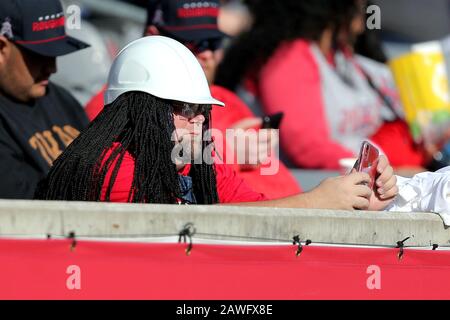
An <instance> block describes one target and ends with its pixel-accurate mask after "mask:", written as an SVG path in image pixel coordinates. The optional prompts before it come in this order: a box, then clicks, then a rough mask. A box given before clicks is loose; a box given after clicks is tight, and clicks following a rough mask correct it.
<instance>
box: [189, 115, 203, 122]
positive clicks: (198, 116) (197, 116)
mask: <svg viewBox="0 0 450 320" xmlns="http://www.w3.org/2000/svg"><path fill="white" fill-rule="evenodd" d="M205 120H206V119H205V116H204V115H203V114H199V115H196V116H195V117H193V118H191V119H190V120H189V122H190V123H194V124H195V123H200V124H203V122H205Z"/></svg>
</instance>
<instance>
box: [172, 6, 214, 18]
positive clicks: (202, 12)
mask: <svg viewBox="0 0 450 320" xmlns="http://www.w3.org/2000/svg"><path fill="white" fill-rule="evenodd" d="M177 13H178V16H179V17H180V18H196V17H217V16H218V15H219V9H218V8H181V9H178V12H177Z"/></svg>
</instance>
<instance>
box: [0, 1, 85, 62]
mask: <svg viewBox="0 0 450 320" xmlns="http://www.w3.org/2000/svg"><path fill="white" fill-rule="evenodd" d="M0 35H3V36H5V37H6V38H8V39H9V40H10V41H12V42H13V43H15V44H17V45H18V46H20V47H24V48H26V49H29V50H31V51H33V52H35V53H38V54H40V55H43V56H48V57H57V56H62V55H65V54H68V53H72V52H75V51H78V50H81V49H84V48H87V47H89V45H88V44H87V43H84V42H82V41H80V40H77V39H75V38H73V37H71V36H69V35H67V34H66V30H65V16H64V10H63V8H62V5H61V3H60V1H59V0H39V1H36V0H0Z"/></svg>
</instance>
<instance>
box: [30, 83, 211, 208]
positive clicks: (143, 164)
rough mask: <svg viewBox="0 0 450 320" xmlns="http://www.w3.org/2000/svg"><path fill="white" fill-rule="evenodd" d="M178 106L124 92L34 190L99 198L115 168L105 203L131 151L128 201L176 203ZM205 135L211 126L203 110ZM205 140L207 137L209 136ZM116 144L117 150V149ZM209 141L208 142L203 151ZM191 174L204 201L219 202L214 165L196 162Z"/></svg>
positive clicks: (49, 196) (57, 196) (43, 195)
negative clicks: (173, 155)
mask: <svg viewBox="0 0 450 320" xmlns="http://www.w3.org/2000/svg"><path fill="white" fill-rule="evenodd" d="M172 112H173V108H172V106H171V104H170V103H169V102H168V101H165V100H162V99H159V98H156V97H154V96H152V95H150V94H147V93H143V92H138V91H133V92H127V93H124V94H122V95H121V96H120V97H119V98H117V99H116V100H115V101H114V102H113V103H111V104H110V105H106V106H105V107H104V109H103V111H102V112H101V113H100V114H99V115H98V116H97V117H96V118H95V119H94V120H93V121H92V122H91V124H90V125H89V127H88V128H87V129H86V130H84V131H83V132H82V133H81V134H80V136H79V137H78V138H77V139H75V140H74V141H73V142H72V143H71V144H70V146H69V147H68V148H67V149H66V150H65V151H64V152H63V153H62V154H61V156H60V157H59V158H58V159H56V161H55V162H54V165H53V167H52V168H51V170H50V172H49V173H48V175H47V177H46V178H45V179H44V180H42V181H41V182H40V183H39V185H38V187H37V189H36V192H35V199H41V200H78V201H100V200H101V190H102V186H103V184H104V183H105V177H106V175H107V172H108V171H112V174H111V178H110V179H109V182H108V188H107V191H106V195H105V199H103V200H105V201H110V194H111V190H112V187H113V184H114V182H115V179H116V177H117V173H118V171H119V168H120V165H121V163H122V161H123V158H124V156H125V152H126V151H128V152H129V153H130V154H131V155H132V156H133V157H134V159H135V168H134V177H133V182H132V187H131V190H130V193H129V195H128V202H135V203H165V204H171V203H177V200H178V199H181V198H182V196H183V194H182V191H181V187H180V183H179V178H178V173H177V169H176V165H175V164H174V163H173V161H172V159H171V152H172V149H173V147H174V145H175V142H174V141H172V140H171V137H172V132H174V130H175V126H174V122H173V121H174V120H173V113H172ZM204 116H205V119H206V120H205V122H204V124H203V133H204V134H205V133H206V132H207V130H208V129H209V126H210V113H208V114H204ZM204 140H206V139H204ZM114 143H117V144H116V146H117V147H115V148H112V147H113V145H114ZM208 143H210V141H203V149H202V150H204V149H205V148H206V146H207V145H208ZM190 176H191V178H192V182H193V192H194V195H195V198H196V199H197V202H198V203H199V204H213V203H217V202H218V195H217V188H216V176H215V171H214V167H213V165H211V164H206V163H205V162H202V163H201V164H192V167H191V171H190Z"/></svg>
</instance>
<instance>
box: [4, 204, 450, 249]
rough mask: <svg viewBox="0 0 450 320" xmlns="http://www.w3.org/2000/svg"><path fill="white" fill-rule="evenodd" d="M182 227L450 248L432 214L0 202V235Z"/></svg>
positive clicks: (111, 233)
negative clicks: (406, 239)
mask: <svg viewBox="0 0 450 320" xmlns="http://www.w3.org/2000/svg"><path fill="white" fill-rule="evenodd" d="M188 222H192V223H194V225H195V227H196V230H197V233H198V234H197V235H196V237H198V238H214V239H222V240H232V239H231V238H229V237H226V236H233V237H237V238H233V239H236V240H246V239H243V238H239V237H254V238H266V239H280V240H289V239H292V237H293V236H294V235H296V234H299V235H300V237H301V239H302V240H305V239H311V240H312V241H313V242H326V243H339V244H361V245H395V244H396V242H397V241H399V240H402V239H404V238H406V237H411V239H410V240H408V242H407V243H406V245H414V246H428V245H431V244H434V243H437V244H439V245H441V246H444V245H448V244H449V243H450V230H446V229H445V228H444V225H443V222H442V220H441V218H440V217H439V216H438V215H436V214H432V213H386V212H364V211H353V212H351V211H348V212H347V211H332V210H310V209H278V208H249V207H228V206H178V205H148V204H147V205H141V204H117V203H95V202H66V201H64V202H59V201H54V202H49V201H11V200H0V237H11V236H25V237H26V236H30V237H36V236H45V235H46V234H52V235H67V234H68V233H69V232H70V231H75V232H76V235H77V236H80V237H82V236H89V237H112V238H115V237H122V236H129V237H138V236H146V235H176V234H178V232H179V231H180V230H181V229H182V227H183V226H184V225H185V224H186V223H188ZM207 234H216V235H223V236H219V237H217V236H216V237H209V236H208V235H207ZM248 241H250V239H248ZM253 241H255V240H253Z"/></svg>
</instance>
